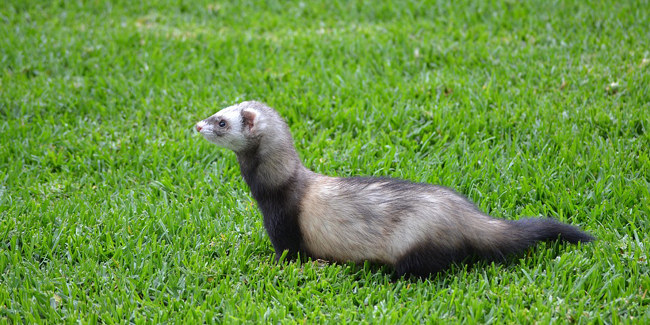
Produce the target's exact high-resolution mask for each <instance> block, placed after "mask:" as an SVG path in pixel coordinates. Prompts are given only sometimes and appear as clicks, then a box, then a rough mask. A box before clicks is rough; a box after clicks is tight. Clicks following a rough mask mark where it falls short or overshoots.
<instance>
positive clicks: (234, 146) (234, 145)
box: [196, 104, 246, 152]
mask: <svg viewBox="0 0 650 325" xmlns="http://www.w3.org/2000/svg"><path fill="white" fill-rule="evenodd" d="M220 121H225V122H226V126H225V127H221V126H219V122H220ZM196 126H197V129H200V131H199V133H201V135H203V137H204V138H205V139H206V140H208V141H210V142H212V143H214V144H216V145H217V146H220V147H222V148H227V149H230V150H232V151H235V152H237V151H240V150H242V149H244V148H245V146H246V137H245V136H244V134H243V131H244V130H243V127H242V116H241V104H239V105H233V106H230V107H226V108H224V109H222V110H220V111H219V112H217V113H216V114H214V115H212V116H210V117H208V118H207V119H205V120H203V121H200V122H199V123H197V124H196Z"/></svg>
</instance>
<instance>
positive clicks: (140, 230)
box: [0, 0, 650, 324]
mask: <svg viewBox="0 0 650 325" xmlns="http://www.w3.org/2000/svg"><path fill="white" fill-rule="evenodd" d="M648 26H650V3H649V2H648V1H647V0H640V1H613V0H604V1H578V0H576V1H570V0H564V1H543V0H535V1H526V2H521V1H514V0H504V1H440V2H423V1H405V2H396V1H381V2H380V1H366V2H354V3H348V2H347V1H302V2H287V1H269V2H261V1H260V2H259V3H258V2H254V1H242V2H240V3H238V4H233V3H228V2H225V1H220V2H205V1H196V0H192V1H189V0H180V1H173V2H164V1H147V2H145V3H139V2H136V1H134V2H131V1H115V2H114V3H112V4H109V3H106V2H104V1H69V2H68V1H23V0H9V1H8V2H4V3H3V4H2V5H0V323H9V324H12V323H23V322H25V323H77V322H81V323H107V324H112V323H136V324H144V323H161V322H181V321H185V322H191V321H195V322H206V323H213V322H214V323H238V322H249V321H257V320H263V321H264V322H268V323H278V322H281V323H338V324H349V323H359V322H361V323H373V324H377V323H386V324H388V323H411V322H413V323H417V322H433V323H436V322H440V323H495V324H501V323H539V324H547V323H550V322H554V323H590V322H595V323H639V324H640V323H649V322H650V316H649V315H650V277H649V270H650V267H649V265H648V263H649V262H648V250H649V248H650V237H649V235H648V232H649V229H650V221H649V215H650V192H649V188H650V150H649V149H648V148H650V130H649V129H650V30H649V29H648ZM247 99H257V100H261V101H264V102H266V103H268V104H269V105H271V106H273V107H275V108H277V109H278V110H279V111H280V112H281V114H282V115H283V116H285V118H286V119H287V121H288V123H289V124H290V125H291V129H292V132H293V135H294V138H295V142H296V145H297V147H298V151H299V153H300V155H301V157H302V158H303V160H304V162H305V164H306V166H307V167H309V168H311V169H313V170H315V171H318V172H321V173H325V174H328V175H339V176H349V175H377V176H380V175H381V176H393V177H400V178H405V179H410V180H414V181H425V182H430V183H435V184H441V185H445V186H449V187H453V188H455V189H457V190H458V191H459V192H461V193H464V194H465V195H467V196H468V197H469V198H471V199H472V200H473V201H474V202H476V203H477V205H478V206H479V207H480V208H481V209H483V210H485V211H487V212H489V213H490V214H491V215H493V216H496V217H501V218H507V219H517V218H520V217H524V216H539V215H548V216H553V217H555V218H558V219H560V220H562V221H564V222H568V223H571V224H574V225H579V226H580V227H582V228H583V229H585V230H587V231H589V232H591V233H593V234H594V235H596V236H597V237H599V238H600V240H599V241H598V242H596V243H594V244H589V245H579V246H571V245H560V244H557V243H550V244H541V245H539V246H538V247H536V248H534V249H531V250H529V251H528V252H527V253H526V254H524V255H523V256H521V258H515V259H513V260H512V261H511V262H510V263H506V264H500V265H493V264H485V263H482V264H479V265H477V266H475V267H472V268H467V267H465V266H463V265H460V266H455V267H453V268H452V269H451V270H450V271H449V272H446V273H444V274H440V275H439V276H437V277H435V278H432V279H430V280H427V281H424V282H422V281H411V280H401V281H391V277H392V271H391V270H390V269H389V268H384V267H375V266H372V265H356V266H355V265H352V264H343V265H340V264H328V263H324V262H311V261H303V262H291V263H283V264H276V263H274V262H273V255H274V254H273V249H272V246H271V244H270V242H269V240H268V238H267V236H266V234H265V232H264V229H263V227H262V222H261V215H260V213H259V211H258V210H257V207H256V206H255V204H254V201H253V200H252V198H251V197H250V194H249V192H248V189H247V187H246V184H245V183H244V182H243V180H242V179H241V177H240V176H239V167H238V165H237V163H236V159H235V157H234V154H232V153H231V152H229V151H226V150H222V149H218V148H216V147H215V146H213V145H211V144H209V143H208V142H207V141H205V140H203V139H202V138H201V137H200V136H199V135H198V134H197V133H196V132H195V131H194V130H193V126H194V123H195V122H196V121H198V120H200V119H203V118H205V117H207V116H209V115H210V114H212V113H214V112H216V111H217V110H218V109H220V108H222V107H225V106H228V105H231V104H233V103H235V102H238V101H242V100H247Z"/></svg>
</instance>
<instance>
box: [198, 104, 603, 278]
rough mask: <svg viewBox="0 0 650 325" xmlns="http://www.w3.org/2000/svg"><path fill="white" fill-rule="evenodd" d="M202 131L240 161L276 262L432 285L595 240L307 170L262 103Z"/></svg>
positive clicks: (415, 187) (456, 197)
mask: <svg viewBox="0 0 650 325" xmlns="http://www.w3.org/2000/svg"><path fill="white" fill-rule="evenodd" d="M196 130H197V131H198V132H199V133H201V135H203V137H205V139H207V140H208V141H210V142H212V143H214V144H216V145H217V146H219V147H223V148H228V149H230V150H232V151H234V152H235V154H236V155H237V161H238V162H239V165H240V168H241V174H242V176H243V178H244V180H245V181H246V183H247V184H248V186H249V187H250V191H251V194H252V196H253V198H254V199H255V200H256V201H257V204H258V206H259V209H260V210H261V212H262V216H263V223H264V227H265V229H266V232H267V233H268V235H269V238H270V240H271V243H272V244H273V248H274V249H275V255H276V259H279V258H280V257H281V256H282V254H283V253H284V251H288V255H289V256H291V257H295V256H297V255H299V256H307V257H311V258H313V259H323V260H329V261H337V262H348V261H352V262H356V263H360V262H363V261H370V262H377V263H381V264H386V265H390V266H392V267H393V268H394V270H395V273H396V275H397V276H398V277H402V276H416V277H420V278H426V277H429V276H430V275H433V274H437V273H439V272H441V271H443V270H445V269H446V268H447V267H448V266H449V265H450V264H451V263H457V262H463V261H464V260H466V259H467V258H468V257H472V256H474V257H479V258H481V259H486V260H496V261H499V260H503V259H504V257H505V256H507V255H509V254H515V253H519V252H522V251H523V250H524V249H526V248H527V247H530V246H532V245H534V244H535V243H536V242H539V241H546V240H556V239H560V240H563V241H566V242H569V243H578V242H590V241H593V240H595V238H594V237H592V236H591V235H589V234H587V233H585V232H583V231H581V230H579V229H578V228H576V227H574V226H571V225H568V224H564V223H561V222H559V221H556V220H554V219H552V218H546V217H543V218H528V219H520V220H505V219H496V218H492V217H490V216H489V215H487V214H485V213H483V212H481V211H480V210H479V209H478V208H477V207H476V206H475V205H474V204H473V203H472V202H470V201H469V200H468V199H466V198H465V197H464V196H462V195H460V194H458V193H457V192H456V191H454V190H452V189H449V188H446V187H442V186H436V185H431V184H427V183H415V182H410V181H405V180H401V179H394V178H387V177H379V178H374V177H351V178H341V177H329V176H325V175H321V174H317V173H315V172H312V171H310V170H309V169H307V168H306V167H305V166H303V164H302V162H301V161H300V158H299V157H298V153H297V152H296V149H295V147H294V144H293V139H292V137H291V133H290V132H289V127H288V125H287V124H286V122H285V121H284V120H283V119H282V117H281V116H280V115H279V114H278V112H276V111H275V110H274V109H272V108H270V107H268V106H266V105H265V104H262V103H260V102H256V101H247V102H242V103H240V104H236V105H233V106H230V107H227V108H224V109H222V110H221V111H219V112H217V113H216V114H214V115H212V116H210V117H208V118H207V119H205V120H203V121H200V122H198V123H197V124H196Z"/></svg>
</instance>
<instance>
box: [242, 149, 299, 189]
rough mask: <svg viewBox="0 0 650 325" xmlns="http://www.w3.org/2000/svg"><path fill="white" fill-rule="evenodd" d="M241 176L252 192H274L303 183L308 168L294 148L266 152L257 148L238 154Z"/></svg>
mask: <svg viewBox="0 0 650 325" xmlns="http://www.w3.org/2000/svg"><path fill="white" fill-rule="evenodd" d="M237 161H238V162H239V166H240V168H241V174H242V176H243V177H244V180H245V181H246V183H247V184H248V186H249V187H250V188H251V190H252V191H256V189H258V190H273V189H277V188H280V187H284V186H287V185H289V186H290V185H291V183H292V182H293V183H295V182H301V181H302V180H303V179H304V177H305V175H306V173H307V172H308V170H307V168H305V167H304V166H303V165H302V162H301V161H300V158H299V157H298V153H296V150H295V149H294V148H285V149H284V150H278V149H276V150H273V151H268V152H265V151H263V150H259V148H255V150H250V151H247V152H239V153H237Z"/></svg>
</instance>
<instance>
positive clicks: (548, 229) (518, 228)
mask: <svg viewBox="0 0 650 325" xmlns="http://www.w3.org/2000/svg"><path fill="white" fill-rule="evenodd" d="M503 221H504V222H505V223H506V224H507V225H508V226H507V228H509V229H508V231H506V232H504V233H502V234H500V235H499V236H498V237H499V238H498V240H495V241H493V242H492V243H491V244H492V245H489V246H488V247H475V249H476V250H477V251H478V252H479V253H480V255H482V256H484V257H485V258H488V259H499V260H502V259H503V258H504V257H505V256H506V255H509V254H517V253H520V252H522V251H524V250H525V249H526V248H528V247H531V246H533V245H535V244H536V243H538V242H540V241H552V240H561V241H566V242H569V243H572V244H576V243H579V242H581V243H587V242H591V241H594V240H596V237H594V236H592V235H590V234H588V233H586V232H584V231H582V230H580V229H579V228H578V227H575V226H572V225H569V224H566V223H562V222H559V221H557V220H555V219H553V218H526V219H519V220H503Z"/></svg>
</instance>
